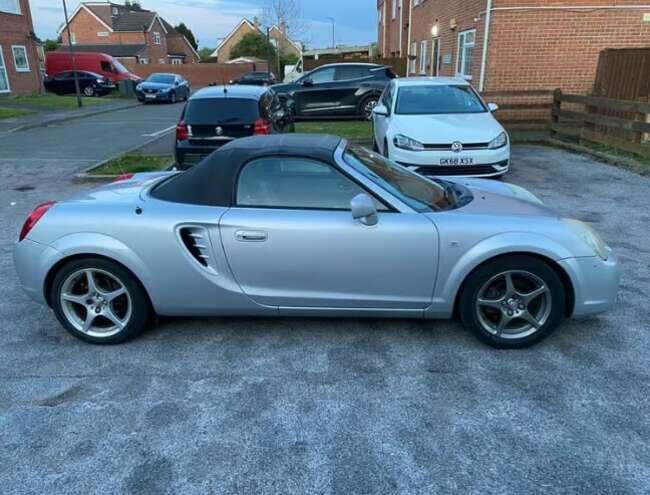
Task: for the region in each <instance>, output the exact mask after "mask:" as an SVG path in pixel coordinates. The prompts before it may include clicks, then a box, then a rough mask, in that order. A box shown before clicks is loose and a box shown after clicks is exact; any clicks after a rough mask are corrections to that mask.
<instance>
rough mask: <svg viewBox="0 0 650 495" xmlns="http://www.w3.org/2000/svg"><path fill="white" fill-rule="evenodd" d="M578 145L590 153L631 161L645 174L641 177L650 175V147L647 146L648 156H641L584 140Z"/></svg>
mask: <svg viewBox="0 0 650 495" xmlns="http://www.w3.org/2000/svg"><path fill="white" fill-rule="evenodd" d="M580 144H582V145H583V146H584V147H585V148H589V149H590V150H592V151H597V152H599V153H606V154H608V155H613V156H617V157H621V158H625V159H627V160H633V161H635V162H637V163H638V164H639V169H640V170H642V171H644V172H645V173H644V174H643V175H650V146H648V156H642V155H639V154H636V153H631V152H629V151H623V150H620V149H618V148H614V147H612V146H607V145H605V144H601V143H594V142H592V141H586V140H584V139H583V140H582V141H580Z"/></svg>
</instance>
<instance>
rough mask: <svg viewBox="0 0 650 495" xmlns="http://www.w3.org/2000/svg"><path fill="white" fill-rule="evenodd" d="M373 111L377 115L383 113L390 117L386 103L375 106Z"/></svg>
mask: <svg viewBox="0 0 650 495" xmlns="http://www.w3.org/2000/svg"><path fill="white" fill-rule="evenodd" d="M372 113H374V114H375V115H382V116H384V117H388V108H386V105H382V104H381V103H380V104H378V105H377V106H375V108H373V109H372Z"/></svg>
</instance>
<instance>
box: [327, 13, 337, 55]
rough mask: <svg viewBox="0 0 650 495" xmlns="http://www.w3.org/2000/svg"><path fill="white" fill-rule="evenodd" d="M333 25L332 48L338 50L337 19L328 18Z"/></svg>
mask: <svg viewBox="0 0 650 495" xmlns="http://www.w3.org/2000/svg"><path fill="white" fill-rule="evenodd" d="M327 19H328V20H329V21H330V22H331V23H332V48H334V49H335V50H336V36H334V26H335V24H336V19H334V17H328V18H327Z"/></svg>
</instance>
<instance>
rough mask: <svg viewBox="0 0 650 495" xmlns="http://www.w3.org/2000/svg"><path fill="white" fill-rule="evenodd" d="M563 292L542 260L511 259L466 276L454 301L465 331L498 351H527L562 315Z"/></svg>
mask: <svg viewBox="0 0 650 495" xmlns="http://www.w3.org/2000/svg"><path fill="white" fill-rule="evenodd" d="M564 304H565V291H564V286H563V285H562V281H561V280H560V277H559V276H558V275H557V273H556V272H555V271H554V270H553V269H552V268H551V267H550V266H549V265H548V264H546V263H545V262H544V261H542V260H539V259H537V258H532V257H528V256H519V255H517V256H511V257H506V258H500V259H497V260H495V261H493V262H490V263H488V264H486V265H484V266H482V267H480V268H479V269H478V270H476V271H475V272H474V273H472V275H470V277H469V279H468V280H467V282H466V284H465V287H464V288H463V292H462V294H461V299H460V316H461V320H462V322H463V325H464V326H465V328H468V329H470V330H472V331H474V332H475V333H476V334H477V335H478V337H479V338H480V339H481V340H483V341H484V342H487V343H488V344H490V345H492V346H493V347H498V348H504V349H508V348H521V347H529V346H531V345H533V344H535V343H537V342H539V341H540V340H542V339H544V338H545V337H547V336H548V335H549V334H550V333H551V332H553V330H555V329H556V328H557V326H558V325H559V324H560V322H561V321H562V318H563V316H564Z"/></svg>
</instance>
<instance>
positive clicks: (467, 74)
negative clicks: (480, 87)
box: [456, 29, 476, 80]
mask: <svg viewBox="0 0 650 495" xmlns="http://www.w3.org/2000/svg"><path fill="white" fill-rule="evenodd" d="M470 34H473V35H474V41H472V42H471V43H467V36H468V35H470ZM468 48H471V49H472V54H473V52H474V49H475V48H476V29H468V30H466V31H461V32H460V33H458V53H457V54H456V74H458V75H459V76H461V77H464V78H465V79H469V80H471V79H472V62H473V60H468V57H467V49H468ZM472 58H473V57H472Z"/></svg>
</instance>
